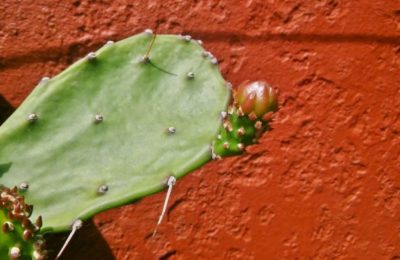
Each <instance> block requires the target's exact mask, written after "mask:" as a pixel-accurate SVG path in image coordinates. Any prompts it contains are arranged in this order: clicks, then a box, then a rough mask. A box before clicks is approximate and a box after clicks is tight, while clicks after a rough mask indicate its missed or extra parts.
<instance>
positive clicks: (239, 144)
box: [237, 143, 244, 151]
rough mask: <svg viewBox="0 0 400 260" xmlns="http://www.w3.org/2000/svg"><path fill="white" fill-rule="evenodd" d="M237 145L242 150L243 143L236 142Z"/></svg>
mask: <svg viewBox="0 0 400 260" xmlns="http://www.w3.org/2000/svg"><path fill="white" fill-rule="evenodd" d="M237 147H238V148H239V150H240V151H243V150H244V144H242V143H238V144H237Z"/></svg>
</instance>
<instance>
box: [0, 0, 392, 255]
mask: <svg viewBox="0 0 400 260" xmlns="http://www.w3.org/2000/svg"><path fill="white" fill-rule="evenodd" d="M145 28H153V29H156V30H157V32H159V33H188V34H191V35H192V36H193V37H194V38H196V39H197V38H200V39H202V40H203V41H204V45H205V47H206V48H207V49H208V50H210V51H211V52H212V53H214V54H215V55H216V56H217V57H218V58H219V60H220V63H221V69H222V72H223V74H224V76H225V77H226V78H227V79H228V80H230V81H232V82H233V83H234V85H237V84H238V83H240V82H242V81H244V80H246V79H251V80H256V79H265V80H267V81H268V82H270V83H271V84H272V85H273V86H275V87H276V88H278V89H279V90H280V104H281V109H280V111H279V113H278V114H277V115H276V118H275V122H274V123H273V128H274V129H273V130H272V131H271V132H270V133H268V134H265V135H264V136H263V137H262V139H261V140H260V143H259V144H257V145H254V146H252V147H250V148H249V149H248V151H247V153H246V155H243V156H240V157H232V158H227V159H224V160H222V161H214V162H211V163H209V164H207V165H206V166H204V167H203V168H201V169H199V170H197V171H195V172H194V173H192V174H190V175H188V176H187V177H185V178H183V179H182V180H179V181H178V183H177V185H176V188H175V190H174V192H173V195H172V202H171V204H170V205H171V206H170V208H169V212H168V216H167V218H166V219H165V221H164V222H163V224H162V226H161V227H160V228H159V233H158V234H157V236H156V237H155V238H153V239H152V238H151V233H152V231H153V229H154V227H155V223H156V221H157V218H158V215H159V213H160V211H161V206H162V201H163V199H164V195H165V193H160V194H157V195H154V196H151V197H149V198H145V199H143V200H142V201H140V202H138V203H135V204H132V205H128V206H125V207H122V208H119V209H113V210H110V211H108V212H104V213H102V214H100V215H98V216H96V217H95V218H94V221H93V223H88V224H87V225H86V227H85V228H84V230H81V231H80V233H78V234H79V235H78V236H77V238H76V239H75V240H74V242H73V244H72V245H71V246H70V247H69V250H68V252H67V254H66V256H65V257H64V258H65V259H111V258H113V257H115V258H116V259H157V258H159V259H311V258H312V259H392V260H395V259H400V173H399V169H400V159H399V156H400V155H399V154H400V2H399V1H397V0H375V1H370V0H360V1H345V0H318V1H306V0H304V1H290V0H279V1H278V0H247V1H237V0H235V1H232V0H231V1H229V0H220V1H199V0H197V1H196V0H192V1H189V0H185V1H183V0H181V1H172V0H164V1H157V0H154V1H152V0H148V1H128V0H116V1H111V0H109V1H106V0H103V1H94V0H93V1H86V0H81V1H80V0H75V1H53V0H36V1H34V0H23V1H17V0H2V1H1V2H0V95H1V96H3V97H2V98H0V101H1V106H0V107H1V113H0V114H1V115H2V116H3V117H4V115H5V114H8V113H9V111H10V106H13V107H17V106H18V105H19V104H20V103H21V102H22V101H23V100H24V98H25V97H26V96H27V95H28V93H29V92H30V91H31V90H32V88H33V86H34V85H35V84H36V83H37V82H38V80H39V79H40V78H41V77H42V76H45V75H49V76H52V75H55V74H57V73H58V72H60V71H61V70H62V69H64V68H65V67H67V66H68V65H69V64H71V63H72V62H73V61H75V60H77V59H78V58H79V57H81V56H83V55H85V54H86V53H88V52H89V51H92V50H95V49H96V48H97V47H99V46H101V45H102V44H103V43H105V42H106V41H107V40H110V39H111V40H118V39H122V38H124V37H126V36H128V35H131V34H134V33H137V32H140V31H142V30H143V29H145ZM282 34H284V35H282ZM64 238H65V237H64Z"/></svg>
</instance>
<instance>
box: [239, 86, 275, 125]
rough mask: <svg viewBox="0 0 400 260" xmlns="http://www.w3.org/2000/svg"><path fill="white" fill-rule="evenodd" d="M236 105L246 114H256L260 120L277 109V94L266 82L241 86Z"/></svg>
mask: <svg viewBox="0 0 400 260" xmlns="http://www.w3.org/2000/svg"><path fill="white" fill-rule="evenodd" d="M235 103H236V104H237V105H238V106H239V107H240V108H241V110H242V111H243V112H244V113H245V114H247V115H248V114H251V113H254V114H255V115H256V116H257V117H258V118H262V117H263V116H264V115H265V114H267V113H268V112H274V111H276V109H277V100H276V93H275V91H274V89H273V88H272V87H271V86H270V85H268V84H267V83H265V82H264V81H255V82H251V83H250V82H249V81H245V82H244V83H243V84H241V85H240V86H239V87H238V89H237V91H236V93H235Z"/></svg>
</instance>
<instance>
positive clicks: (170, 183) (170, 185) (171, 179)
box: [152, 176, 176, 237]
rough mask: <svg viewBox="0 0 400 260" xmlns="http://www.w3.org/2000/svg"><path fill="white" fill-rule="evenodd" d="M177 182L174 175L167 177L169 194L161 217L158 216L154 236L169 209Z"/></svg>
mask: <svg viewBox="0 0 400 260" xmlns="http://www.w3.org/2000/svg"><path fill="white" fill-rule="evenodd" d="M175 184H176V178H175V177H174V176H169V177H168V179H167V185H168V191H167V195H166V196H165V200H164V205H163V208H162V211H161V214H160V217H159V218H158V222H157V225H156V228H155V229H154V232H153V235H152V237H154V236H155V235H156V233H157V229H158V226H159V225H160V224H161V221H162V220H163V217H164V215H165V212H166V211H167V206H168V201H169V198H170V196H171V193H172V188H173V186H174V185H175Z"/></svg>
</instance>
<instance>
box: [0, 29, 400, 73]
mask: <svg viewBox="0 0 400 260" xmlns="http://www.w3.org/2000/svg"><path fill="white" fill-rule="evenodd" d="M135 33H138V32H129V33H121V34H120V35H119V36H118V38H119V39H124V38H126V37H128V36H131V35H133V34H135ZM185 33H186V34H190V35H192V36H193V37H194V38H198V39H202V40H206V41H210V42H213V41H229V40H235V39H240V40H241V41H244V42H269V41H278V42H318V43H321V44H324V43H349V42H356V43H366V44H371V43H378V44H381V45H392V46H397V45H399V44H400V37H398V36H392V35H387V36H382V35H375V34H344V33H341V34H323V33H320V34H318V33H313V34H311V33H309V34H307V33H288V34H283V33H261V34H259V35H248V34H243V33H240V32H234V31H193V30H192V31H186V32H185ZM119 39H114V40H119ZM108 40H110V39H100V41H99V42H91V43H90V44H89V45H88V44H87V43H83V42H74V43H71V44H70V45H67V46H62V47H59V46H57V47H50V48H47V49H36V50H32V51H30V52H26V53H20V54H16V55H10V56H7V57H1V56H0V68H12V67H19V66H21V65H23V64H28V63H36V62H44V61H50V60H57V59H60V58H62V57H64V58H66V59H67V63H69V64H71V63H72V62H73V61H74V60H73V59H72V57H78V56H83V55H85V54H86V53H87V52H88V50H92V49H97V48H99V47H100V46H102V45H103V44H104V43H105V42H106V41H108Z"/></svg>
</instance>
